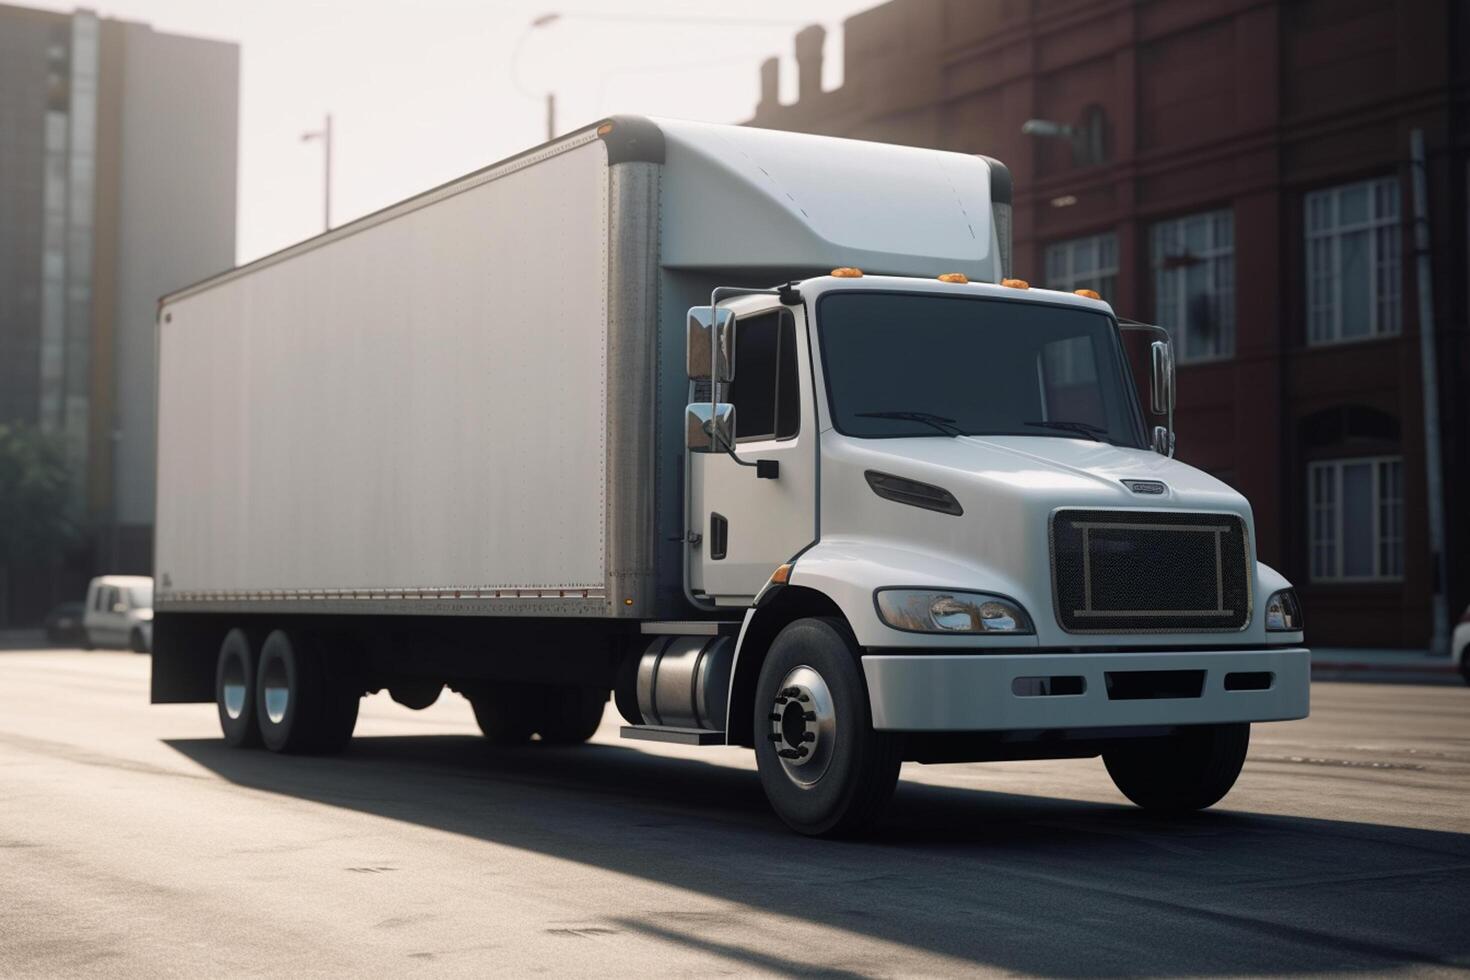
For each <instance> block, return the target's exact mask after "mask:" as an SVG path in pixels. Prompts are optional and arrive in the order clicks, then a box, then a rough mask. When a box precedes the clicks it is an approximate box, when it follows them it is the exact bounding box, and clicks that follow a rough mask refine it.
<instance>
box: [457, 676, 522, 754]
mask: <svg viewBox="0 0 1470 980" xmlns="http://www.w3.org/2000/svg"><path fill="white" fill-rule="evenodd" d="M465 697H467V698H469V702H470V706H471V707H472V708H474V709H475V723H476V724H478V725H479V726H480V731H481V732H483V733H484V735H485V738H486V739H488V740H489V741H490V744H491V745H524V744H525V743H526V742H529V741H530V740H531V736H532V735H534V734H535V733H536V729H535V721H534V720H533V718H532V717H531V710H530V708H529V706H528V705H527V704H526V699H525V698H524V697H521V696H519V695H518V693H517V691H515V690H513V689H510V688H495V689H493V690H484V691H475V692H474V693H472V694H466V695H465Z"/></svg>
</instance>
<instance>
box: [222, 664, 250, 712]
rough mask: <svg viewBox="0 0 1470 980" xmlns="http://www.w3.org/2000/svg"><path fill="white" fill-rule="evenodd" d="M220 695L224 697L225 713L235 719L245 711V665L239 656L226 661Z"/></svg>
mask: <svg viewBox="0 0 1470 980" xmlns="http://www.w3.org/2000/svg"><path fill="white" fill-rule="evenodd" d="M220 696H221V697H222V698H223V699H224V709H225V714H226V715H228V716H229V717H230V719H231V720H232V721H233V720H235V719H238V718H239V717H240V715H242V714H244V712H245V665H244V664H242V663H241V662H240V658H239V657H230V658H228V659H227V660H226V661H225V669H224V678H223V680H222V682H221V684H220Z"/></svg>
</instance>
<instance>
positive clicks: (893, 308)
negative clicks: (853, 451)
mask: <svg viewBox="0 0 1470 980" xmlns="http://www.w3.org/2000/svg"><path fill="white" fill-rule="evenodd" d="M817 324H818V330H819V333H820V337H821V346H822V368H823V371H824V373H825V374H826V379H827V392H828V398H829V405H830V407H831V410H832V418H833V422H834V424H835V425H836V427H837V431H839V432H841V433H842V434H844V435H849V436H859V437H862V438H866V439H882V438H898V437H905V436H933V437H934V438H945V437H952V436H956V435H991V436H994V435H1026V436H1054V437H1057V438H1062V439H1092V440H1095V441H1098V442H1108V443H1112V444H1114V445H1118V446H1129V447H1134V448H1139V449H1141V448H1144V447H1145V446H1146V443H1145V442H1144V435H1143V421H1142V419H1141V418H1140V416H1139V413H1138V405H1137V401H1136V399H1135V398H1134V396H1133V392H1132V387H1131V385H1132V382H1131V380H1130V378H1129V374H1128V369H1127V366H1126V364H1125V362H1124V359H1123V351H1122V345H1121V343H1120V342H1119V340H1118V334H1117V331H1116V329H1115V328H1114V326H1113V323H1112V321H1111V319H1109V318H1108V317H1107V316H1105V315H1103V314H1101V313H1094V312H1092V311H1091V310H1085V309H1079V308H1075V307H1066V306H1047V305H1043V304H1040V303H1034V302H1017V301H1014V300H1003V299H981V298H967V297H950V296H936V295H925V294H920V293H876V292H866V291H863V292H851V293H832V294H829V295H827V296H824V297H822V299H821V301H820V303H819V304H818V307H817Z"/></svg>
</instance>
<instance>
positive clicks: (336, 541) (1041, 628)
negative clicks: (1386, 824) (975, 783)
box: [152, 116, 1309, 834]
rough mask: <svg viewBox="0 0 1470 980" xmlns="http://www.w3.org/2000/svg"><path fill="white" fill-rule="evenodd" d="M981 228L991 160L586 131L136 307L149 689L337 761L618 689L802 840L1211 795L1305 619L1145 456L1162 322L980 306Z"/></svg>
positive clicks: (537, 724)
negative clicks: (1031, 775)
mask: <svg viewBox="0 0 1470 980" xmlns="http://www.w3.org/2000/svg"><path fill="white" fill-rule="evenodd" d="M1010 208H1011V182H1010V177H1009V174H1008V172H1007V171H1006V169H1005V167H1004V166H1002V165H1001V164H1000V163H999V162H998V161H995V160H993V159H989V158H986V157H981V156H970V155H965V154H958V153H949V152H941V151H934V150H925V149H917V148H912V147H902V146H892V145H883V144H874V143H865V142H859V141H852V140H841V139H831V138H824V137H814V136H807V135H800V134H791V133H779V132H770V131H763V130H758V129H750V128H742V127H726V126H714V125H705V124H696V123H687V122H673V121H666V120H654V119H647V118H641V117H628V116H619V117H613V118H610V119H607V120H604V121H602V122H599V123H598V124H596V125H593V126H589V127H587V128H585V129H582V130H579V131H577V132H575V133H572V134H570V135H568V136H566V137H563V138H561V139H558V140H555V141H552V142H550V143H547V144H545V145H543V146H540V147H537V148H535V149H532V150H529V151H527V152H526V153H523V154H521V155H519V156H516V157H512V158H510V159H508V160H505V161H502V162H500V163H497V164H494V165H493V166H490V167H487V168H485V169H483V170H480V171H478V172H475V173H472V174H470V175H468V176H466V177H463V178H461V179H459V180H455V181H451V182H450V183H448V184H445V185H443V186H441V187H438V188H435V189H434V190H431V191H428V192H427V193H424V194H421V195H419V196H417V197H414V198H411V199H409V200H406V201H404V202H402V203H400V204H397V205H395V206H392V207H389V208H386V209H384V210H383V211H380V212H377V213H375V214H372V215H369V216H367V217H364V218H361V219H359V220H357V221H354V222H352V223H350V224H347V225H344V226H342V227H340V228H337V229H333V230H332V231H330V232H328V233H326V234H323V235H321V236H318V237H317V238H313V239H311V240H309V241H306V242H302V243H301V244H299V245H296V246H293V247H291V248H288V249H285V250H284V251H282V252H279V253H276V254H274V255H271V256H268V257H266V258H263V259H260V260H258V261H256V262H252V263H250V264H248V265H245V266H242V267H240V268H237V269H233V270H230V271H227V272H224V273H222V274H220V275H218V276H215V277H213V278H211V279H209V280H206V281H204V282H201V283H199V284H197V285H194V286H191V287H189V288H187V289H183V290H181V291H179V292H177V293H174V294H172V295H169V296H167V297H164V299H163V300H162V301H161V302H160V307H159V320H158V331H159V385H158V406H157V408H158V500H157V522H156V527H157V530H156V546H155V564H156V568H155V582H156V586H155V588H156V595H155V614H154V615H155V618H154V637H153V645H154V659H153V680H152V696H153V700H154V701H156V702H180V701H214V702H216V704H217V707H218V713H219V719H220V723H221V727H222V728H223V731H224V734H225V737H226V739H227V740H228V741H229V742H231V743H232V744H235V745H241V746H248V745H259V744H264V745H265V746H266V747H268V748H270V749H272V750H276V751H333V750H337V749H340V748H341V747H342V746H343V745H345V744H346V742H347V740H348V739H349V738H350V736H351V733H352V730H353V725H354V723H355V720H356V716H357V705H358V702H359V699H360V698H361V697H362V696H363V695H365V694H368V693H372V692H376V691H380V690H387V691H388V692H389V694H390V695H391V696H392V697H393V698H394V699H395V700H397V701H399V702H400V703H403V704H405V705H407V706H409V707H413V708H423V707H426V706H428V705H429V704H432V703H433V702H434V701H435V700H436V699H437V698H438V697H439V696H440V695H441V693H442V691H443V690H444V689H445V688H446V687H448V688H449V689H451V690H453V691H457V692H459V693H460V694H463V695H464V696H465V697H467V698H468V699H469V700H470V702H471V704H472V705H473V707H474V711H475V716H476V718H477V720H478V721H479V723H480V727H481V728H482V730H483V731H484V733H485V735H486V737H487V738H490V739H492V740H494V741H496V742H498V743H501V744H529V743H533V742H551V743H563V744H567V743H577V742H581V741H585V740H586V739H587V738H588V737H590V735H591V734H592V733H593V731H594V730H595V729H596V728H597V727H598V724H599V723H600V721H601V719H602V716H603V714H604V710H605V706H606V703H607V701H608V699H609V693H610V692H611V695H612V700H613V701H614V703H615V705H616V708H617V710H618V711H619V712H620V713H621V714H622V716H623V719H624V721H626V723H627V724H626V725H625V726H624V727H623V728H622V729H621V734H622V735H623V736H624V737H627V738H635V739H653V740H663V741H673V742H682V743H687V744H693V745H741V746H747V747H750V748H753V749H754V750H755V752H756V758H757V763H758V767H759V770H760V776H761V781H762V784H763V786H764V787H765V790H766V792H767V795H768V796H769V798H770V800H771V803H772V805H773V807H774V808H775V810H776V811H777V813H778V814H779V815H780V816H781V817H782V819H784V820H785V821H786V822H787V823H788V824H789V825H790V826H792V827H793V828H794V829H796V830H798V831H801V832H803V833H809V834H841V833H851V832H855V831H859V830H861V829H863V828H865V827H867V826H869V825H871V824H872V822H873V821H874V820H876V819H877V818H878V815H879V814H880V813H881V811H882V809H883V806H884V804H885V802H886V801H887V799H888V797H889V796H890V795H891V793H892V790H893V786H894V783H895V781H896V779H897V776H898V772H899V766H900V764H901V763H902V762H903V761H905V760H909V761H917V762H943V761H960V760H973V761H980V760H994V759H1014V758H1061V757H1079V756H1102V758H1103V760H1104V762H1105V763H1106V765H1107V768H1108V771H1109V772H1110V773H1111V774H1112V776H1113V778H1114V780H1115V781H1116V782H1117V784H1118V786H1119V788H1120V789H1121V790H1122V791H1123V792H1124V793H1125V794H1126V795H1127V796H1129V797H1130V798H1131V799H1133V800H1134V801H1135V802H1137V803H1139V804H1140V805H1143V806H1147V807H1152V808H1155V809H1160V810H1166V811H1167V810H1185V809H1196V808H1199V807H1204V806H1208V805H1211V804H1212V803H1214V802H1215V801H1216V800H1218V799H1219V798H1220V797H1221V796H1223V795H1224V793H1225V792H1227V791H1228V790H1229V788H1230V786H1231V785H1232V784H1233V782H1234V780H1235V777H1236V774H1237V773H1238V772H1239V769H1240V766H1241V763H1242V761H1243V759H1244V755H1245V750H1246V744H1247V741H1248V734H1249V726H1250V724H1251V723H1252V722H1262V721H1272V720H1285V719H1291V718H1300V717H1303V716H1305V715H1306V713H1307V710H1308V670H1309V668H1308V659H1309V655H1308V652H1307V651H1306V650H1305V649H1304V648H1303V646H1302V642H1303V632H1302V622H1301V613H1300V609H1299V608H1298V605H1297V602H1296V598H1295V595H1294V593H1293V592H1292V590H1291V588H1290V585H1289V583H1287V582H1286V581H1285V580H1284V579H1283V578H1282V577H1281V576H1280V575H1279V574H1277V573H1276V572H1275V571H1273V570H1272V569H1270V568H1268V567H1267V566H1265V565H1263V564H1261V563H1260V562H1258V561H1257V560H1256V557H1255V543H1254V537H1253V534H1252V525H1251V512H1250V507H1249V505H1248V503H1247V502H1246V501H1245V500H1244V499H1243V498H1242V497H1241V496H1240V495H1239V494H1238V493H1236V492H1235V491H1234V490H1232V489H1231V488H1230V487H1228V486H1226V485H1225V484H1223V483H1221V482H1219V481H1217V480H1215V479H1214V478H1212V477H1210V476H1209V475H1207V474H1205V473H1202V472H1200V471H1199V470H1196V469H1193V468H1192V467H1189V466H1187V465H1185V464H1183V463H1181V462H1179V461H1177V460H1175V459H1174V458H1173V454H1174V434H1173V431H1172V411H1173V402H1174V369H1173V358H1172V347H1171V346H1170V343H1169V335H1168V333H1167V331H1164V330H1161V329H1160V328H1158V327H1151V326H1148V325H1145V324H1139V323H1135V322H1133V321H1129V320H1125V319H1121V318H1119V317H1118V316H1117V315H1116V314H1114V312H1113V311H1112V309H1111V308H1110V307H1109V306H1108V305H1107V304H1106V303H1104V302H1102V301H1101V300H1100V298H1099V297H1098V296H1097V295H1096V294H1091V293H1089V292H1088V291H1087V290H1079V291H1077V292H1076V293H1073V292H1059V291H1052V290H1045V289H1040V288H1030V287H1029V286H1028V284H1027V283H1025V282H1024V281H1022V280H1021V279H1018V278H1014V277H1013V271H1012V270H1011V269H1010V267H1009V266H1010V255H1009V252H1010ZM1125 337H1137V338H1140V340H1141V344H1142V345H1143V346H1138V345H1137V344H1135V346H1136V347H1138V350H1139V351H1142V352H1143V353H1144V354H1145V355H1146V356H1145V357H1143V358H1139V357H1137V356H1134V357H1130V355H1129V350H1128V348H1127V347H1125ZM1145 363H1146V372H1147V377H1146V379H1144V382H1145V383H1144V385H1143V387H1144V388H1145V389H1146V392H1147V395H1148V397H1147V399H1146V401H1147V406H1145V405H1144V404H1143V402H1144V401H1145V399H1143V398H1141V397H1140V394H1139V390H1138V387H1137V386H1135V383H1134V367H1135V364H1136V365H1137V366H1139V368H1140V370H1142V369H1143V365H1144V364H1145ZM1150 423H1152V424H1150ZM528 750H529V749H528Z"/></svg>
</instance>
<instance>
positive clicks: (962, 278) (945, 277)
mask: <svg viewBox="0 0 1470 980" xmlns="http://www.w3.org/2000/svg"><path fill="white" fill-rule="evenodd" d="M939 281H940V282H953V283H959V284H960V285H961V286H963V285H964V284H965V283H967V282H969V281H970V277H969V276H967V275H965V274H964V273H963V272H945V273H942V274H941V275H940V276H939Z"/></svg>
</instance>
